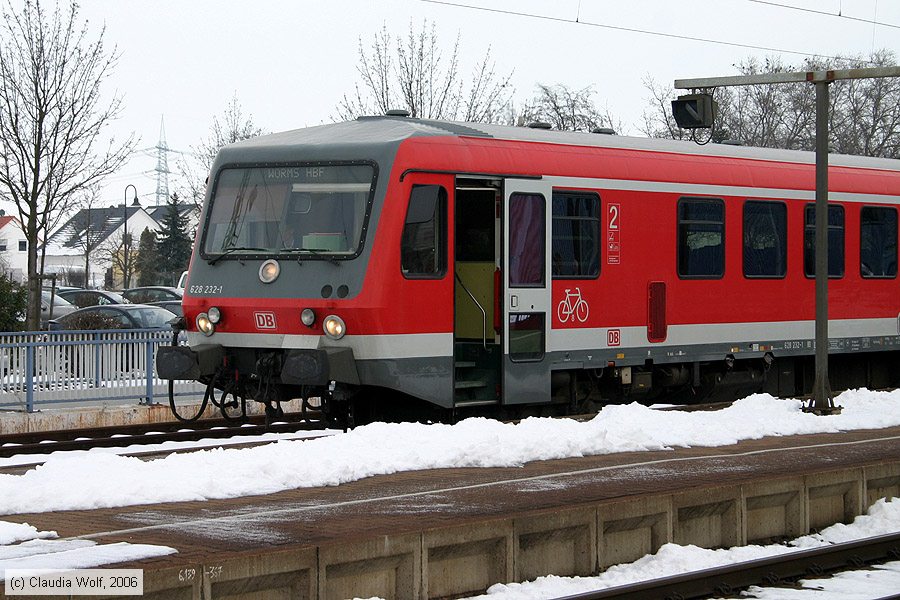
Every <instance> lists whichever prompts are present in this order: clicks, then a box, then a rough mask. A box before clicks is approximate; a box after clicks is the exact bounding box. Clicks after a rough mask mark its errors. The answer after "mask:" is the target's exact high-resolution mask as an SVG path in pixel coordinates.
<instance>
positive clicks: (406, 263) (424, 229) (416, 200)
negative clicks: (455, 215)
mask: <svg viewBox="0 0 900 600" xmlns="http://www.w3.org/2000/svg"><path fill="white" fill-rule="evenodd" d="M400 269H401V270H402V271H403V275H404V276H405V277H408V278H411V279H439V278H441V277H443V276H444V273H446V271H447V190H445V189H444V188H443V187H441V186H439V185H414V186H413V188H412V192H411V193H410V195H409V207H408V208H407V210H406V224H405V225H404V226H403V236H402V237H401V241H400Z"/></svg>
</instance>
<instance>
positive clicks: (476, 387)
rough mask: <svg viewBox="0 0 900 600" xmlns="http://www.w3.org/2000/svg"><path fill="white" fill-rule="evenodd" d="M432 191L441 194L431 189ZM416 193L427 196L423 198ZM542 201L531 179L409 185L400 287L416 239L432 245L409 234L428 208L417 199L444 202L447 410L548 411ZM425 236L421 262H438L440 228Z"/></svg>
mask: <svg viewBox="0 0 900 600" xmlns="http://www.w3.org/2000/svg"><path fill="white" fill-rule="evenodd" d="M436 181H441V183H442V184H443V185H435V184H434V183H431V182H436ZM416 188H419V189H420V190H421V193H417V192H416ZM425 188H431V189H432V190H433V192H432V193H431V194H426V193H425ZM446 188H452V190H451V189H446ZM438 190H441V191H438ZM550 191H551V190H550V186H549V184H547V183H546V182H545V181H543V180H541V179H510V178H506V179H499V178H490V179H480V178H469V177H462V176H460V177H457V178H455V180H454V179H453V178H445V177H440V178H429V177H428V176H427V175H424V174H422V175H420V176H419V177H415V178H414V181H413V182H412V185H411V191H410V196H409V197H410V203H409V206H408V208H407V215H406V223H405V227H404V233H403V240H402V243H401V246H402V249H401V270H402V271H403V273H404V277H405V278H407V279H411V278H414V277H416V275H415V274H411V273H410V269H411V268H412V267H413V265H414V264H415V257H416V255H417V253H418V250H417V249H416V244H417V242H416V239H419V240H420V241H421V240H422V239H431V235H432V234H430V233H426V232H423V231H417V230H418V229H420V226H419V224H420V223H427V217H428V216H430V215H431V214H432V213H431V205H432V204H433V203H434V202H433V201H429V200H425V199H424V198H425V197H427V196H429V195H431V196H435V197H438V195H439V194H445V195H446V197H447V199H448V202H447V205H448V209H449V210H448V211H447V212H448V214H447V218H448V221H449V223H448V224H449V227H445V228H444V229H445V230H447V231H449V232H450V235H448V236H447V237H448V239H447V240H446V242H445V244H446V245H445V246H444V247H445V248H449V254H450V256H452V260H450V261H448V263H449V264H448V266H447V268H446V269H445V270H444V273H446V275H445V277H448V278H452V281H453V305H452V310H453V349H452V353H453V369H452V386H453V399H452V403H453V407H454V408H459V409H463V408H465V409H470V408H476V407H491V406H496V405H512V404H532V405H540V404H546V403H549V402H550V401H551V373H550V360H549V355H548V347H547V345H548V339H549V331H550V327H551V314H552V312H551V277H550V272H551V271H550V255H551V254H550V235H551V219H550V218H549V215H548V211H549V210H550V198H551V195H550ZM435 204H436V206H438V207H439V206H440V203H439V202H438V203H435ZM423 205H424V206H425V209H424V210H423V208H422V206H423ZM438 210H439V209H438ZM435 219H436V222H437V221H439V220H440V217H439V216H437V217H435ZM426 229H430V230H431V231H433V232H435V233H434V241H433V242H431V243H433V244H434V247H435V249H434V250H429V252H433V253H434V254H435V255H439V254H440V252H442V249H441V245H442V244H441V242H440V237H441V236H440V234H439V232H440V230H441V227H440V226H438V225H434V226H430V225H426ZM409 283H413V282H409ZM443 289H447V288H443ZM476 409H477V408H476Z"/></svg>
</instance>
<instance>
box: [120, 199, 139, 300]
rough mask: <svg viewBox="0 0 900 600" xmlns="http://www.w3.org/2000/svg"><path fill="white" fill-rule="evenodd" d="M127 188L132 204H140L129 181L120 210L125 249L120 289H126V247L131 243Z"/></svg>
mask: <svg viewBox="0 0 900 600" xmlns="http://www.w3.org/2000/svg"><path fill="white" fill-rule="evenodd" d="M128 188H131V189H132V190H134V206H140V202H138V197H137V188H136V187H134V184H133V183H129V184H128V185H126V186H125V203H124V204H123V205H122V212H123V213H124V221H123V222H122V224H123V227H124V231H123V232H122V248H123V249H124V251H125V257H124V258H123V260H122V284H123V285H122V289H126V290H127V289H128V279H129V277H128V276H129V273H128V247H129V246H130V245H131V244H130V240H129V239H128Z"/></svg>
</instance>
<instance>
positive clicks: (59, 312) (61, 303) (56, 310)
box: [41, 290, 77, 327]
mask: <svg viewBox="0 0 900 600" xmlns="http://www.w3.org/2000/svg"><path fill="white" fill-rule="evenodd" d="M51 296H52V299H53V310H52V311H51V310H50V300H51ZM76 309H77V307H76V306H74V305H73V304H72V303H71V302H69V301H68V300H66V299H65V298H63V297H61V296H60V295H59V294H58V293H57V294H55V295H53V294H51V293H50V290H41V326H42V327H46V326H47V323H48V322H49V321H50V319H51V318H52V319H56V318H57V317H62V316H65V315H67V314H69V313H72V312H74V311H75V310H76Z"/></svg>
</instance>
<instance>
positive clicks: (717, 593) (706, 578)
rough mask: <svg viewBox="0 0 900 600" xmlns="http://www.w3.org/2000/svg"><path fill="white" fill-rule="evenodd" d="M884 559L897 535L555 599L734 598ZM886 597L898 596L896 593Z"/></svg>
mask: <svg viewBox="0 0 900 600" xmlns="http://www.w3.org/2000/svg"><path fill="white" fill-rule="evenodd" d="M888 560H900V533H893V534H890V535H883V536H878V537H873V538H867V539H863V540H857V541H853V542H845V543H842V544H832V545H829V546H825V547H822V548H814V549H811V550H798V551H796V552H790V553H788V554H783V555H780V556H773V557H769V558H761V559H758V560H753V561H748V562H742V563H737V564H732V565H727V566H723V567H719V568H715V569H704V570H702V571H694V572H691V573H686V574H683V575H675V576H672V577H664V578H661V579H653V580H650V581H643V582H640V583H635V584H631V585H624V586H618V587H614V588H607V589H604V590H598V591H595V592H587V593H584V594H576V595H573V596H566V597H564V598H558V599H557V600H610V599H612V598H615V599H616V600H650V599H653V600H662V599H666V600H668V599H672V600H675V599H678V600H689V599H691V598H698V599H699V598H709V597H715V598H723V597H724V598H738V597H740V592H741V590H744V589H746V588H748V587H750V586H753V585H758V586H765V587H773V586H780V585H784V586H789V585H791V584H792V583H793V582H795V581H797V580H798V579H801V578H803V579H809V578H817V577H825V576H828V575H829V574H832V573H836V572H838V571H845V570H849V569H860V568H865V567H866V566H869V565H874V564H878V563H882V562H885V561H888ZM887 598H900V592H898V593H897V594H894V595H891V596H888V597H887ZM887 598H877V599H876V598H873V599H872V600H887Z"/></svg>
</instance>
